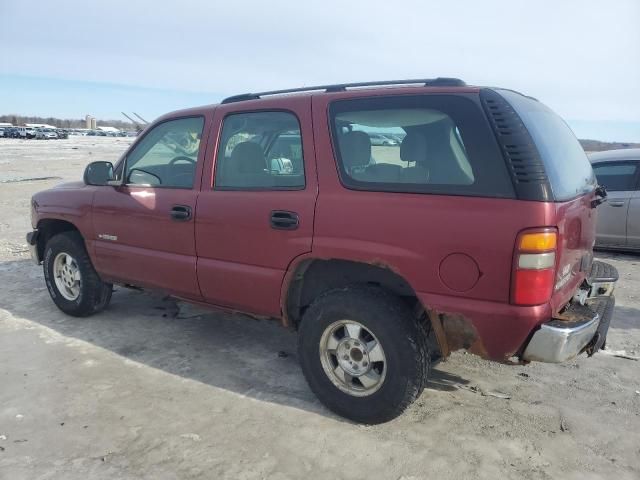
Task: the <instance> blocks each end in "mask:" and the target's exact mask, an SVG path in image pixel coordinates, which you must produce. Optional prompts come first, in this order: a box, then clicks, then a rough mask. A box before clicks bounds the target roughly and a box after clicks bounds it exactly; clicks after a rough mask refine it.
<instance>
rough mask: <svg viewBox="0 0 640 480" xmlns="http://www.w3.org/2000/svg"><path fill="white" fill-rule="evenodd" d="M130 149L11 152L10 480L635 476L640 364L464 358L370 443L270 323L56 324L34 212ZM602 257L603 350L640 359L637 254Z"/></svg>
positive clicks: (3, 299) (5, 257)
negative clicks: (611, 281)
mask: <svg viewBox="0 0 640 480" xmlns="http://www.w3.org/2000/svg"><path fill="white" fill-rule="evenodd" d="M130 142H131V139H124V138H123V139H116V138H101V137H98V138H96V137H71V138H70V139H69V140H59V141H35V140H34V141H24V140H8V139H6V140H5V139H0V479H2V480H5V479H6V480H19V479H29V480H35V479H64V480H74V479H81V480H86V479H103V478H104V479H107V478H108V479H116V478H117V479H121V478H122V479H125V478H126V479H129V478H148V479H174V478H175V479H178V478H180V479H184V478H193V479H233V480H241V479H262V478H269V479H300V478H310V479H311V478H339V479H361V478H369V479H378V478H380V479H393V480H397V479H403V480H409V479H422V478H439V479H463V478H473V479H491V480H495V479H510V478H513V479H519V480H522V479H576V480H577V479H580V480H585V479H600V478H603V479H604V478H607V479H634V480H637V479H638V478H640V361H634V360H629V359H624V358H618V357H615V356H613V355H611V354H605V353H598V354H597V355H595V356H594V357H593V358H590V359H588V358H586V357H584V356H582V357H580V358H578V359H576V360H575V361H572V362H570V363H567V364H562V365H547V364H531V365H529V366H517V367H514V366H506V365H499V364H495V363H489V362H486V361H483V360H481V359H479V358H477V357H474V356H472V355H467V354H464V353H461V352H458V353H456V354H454V355H453V356H452V357H451V358H450V359H449V360H448V361H446V362H443V363H440V364H439V365H438V366H437V367H436V368H435V369H434V370H433V371H432V374H431V379H430V382H429V385H428V388H427V389H426V390H425V392H424V394H423V395H422V396H421V397H420V398H419V399H418V401H417V402H416V403H415V404H414V405H413V406H412V407H411V408H410V409H409V410H408V411H407V412H406V413H405V414H404V415H403V416H401V417H400V418H398V419H396V420H394V421H392V422H390V423H387V424H384V425H379V426H375V427H365V426H361V425H356V424H352V423H350V422H348V421H345V420H343V419H341V418H338V417H336V416H335V415H333V414H331V413H330V412H329V411H327V410H326V409H325V408H324V407H323V406H322V405H321V404H320V403H319V402H318V401H317V400H316V399H315V398H314V396H313V394H312V393H311V391H310V390H309V388H308V387H307V385H306V383H305V381H304V378H303V376H302V373H301V371H300V368H299V366H298V360H297V359H296V354H295V341H296V339H295V334H294V333H293V332H290V331H287V330H285V329H283V328H281V327H280V326H278V325H277V324H276V323H275V322H269V321H257V320H253V319H249V318H246V317H244V316H242V315H230V314H226V313H219V312H213V311H203V310H198V309H196V308H193V307H190V306H188V305H184V304H180V303H178V304H176V303H175V302H173V301H171V300H164V299H163V298H162V297H160V296H157V295H152V294H148V293H141V292H137V291H131V290H126V289H122V288H118V289H117V291H116V293H115V294H114V297H113V301H112V303H111V306H110V307H109V308H108V309H107V310H106V311H105V312H103V313H101V314H99V315H96V316H94V317H91V318H86V319H78V318H72V317H68V316H65V315H63V314H62V313H61V312H60V311H58V310H57V308H56V307H55V306H54V304H53V303H52V302H51V300H50V298H49V295H48V293H47V291H46V289H45V285H44V281H43V278H42V270H41V268H39V267H36V266H35V265H34V264H33V263H31V261H30V260H29V259H28V252H27V247H26V244H25V239H24V235H25V233H26V232H27V231H28V230H29V229H30V225H29V223H30V222H29V198H30V196H31V194H32V193H34V192H36V191H38V190H41V189H45V188H47V187H50V186H52V185H55V184H56V183H58V182H60V181H62V180H77V179H80V178H81V175H82V171H83V167H84V165H85V164H86V163H87V162H89V161H92V160H111V161H115V160H116V159H117V158H118V156H119V155H120V153H121V152H122V151H123V150H124V149H125V148H126V146H127V145H128V144H129V143H130ZM43 177H55V178H50V179H44V180H29V179H34V178H43ZM599 256H601V257H605V258H606V259H607V261H610V262H611V263H613V264H614V265H615V266H616V267H617V268H618V270H619V272H620V275H621V279H620V282H619V285H618V288H617V307H616V311H615V317H614V319H613V322H612V326H611V330H610V334H609V340H608V344H609V349H611V350H626V353H627V354H629V355H632V356H640V256H633V255H621V254H600V255H599ZM483 392H484V393H485V394H486V393H489V392H501V393H503V394H506V395H508V396H510V398H509V399H505V398H498V397H495V396H491V395H483Z"/></svg>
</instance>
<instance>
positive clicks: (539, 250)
mask: <svg viewBox="0 0 640 480" xmlns="http://www.w3.org/2000/svg"><path fill="white" fill-rule="evenodd" d="M556 240H557V233H556V231H555V229H535V230H529V231H525V232H522V233H520V235H518V238H517V240H516V250H515V257H514V264H513V275H512V279H513V284H512V288H511V302H512V303H514V304H516V305H540V304H541V303H545V302H548V301H549V300H550V299H551V294H552V293H553V284H554V278H555V264H556Z"/></svg>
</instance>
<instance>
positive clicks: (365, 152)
mask: <svg viewBox="0 0 640 480" xmlns="http://www.w3.org/2000/svg"><path fill="white" fill-rule="evenodd" d="M340 153H341V154H342V161H343V162H344V166H345V167H346V168H348V169H349V168H353V167H363V166H365V165H369V162H370V161H371V140H369V135H367V134H366V133H364V132H359V131H353V132H349V133H346V134H345V135H344V136H343V137H342V140H341V142H340Z"/></svg>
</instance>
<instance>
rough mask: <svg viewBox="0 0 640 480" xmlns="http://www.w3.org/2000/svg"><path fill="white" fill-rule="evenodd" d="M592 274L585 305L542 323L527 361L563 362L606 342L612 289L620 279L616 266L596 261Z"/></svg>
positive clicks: (527, 351) (577, 306) (524, 358)
mask: <svg viewBox="0 0 640 480" xmlns="http://www.w3.org/2000/svg"><path fill="white" fill-rule="evenodd" d="M593 263H594V265H593V269H592V275H591V276H590V278H588V279H587V284H588V287H589V290H588V292H586V291H585V293H586V295H585V296H584V297H585V298H584V299H583V301H584V300H586V303H585V305H580V304H575V305H572V306H571V307H569V309H568V310H567V311H566V312H565V313H563V314H562V317H563V318H561V319H553V320H551V321H550V322H547V323H543V324H542V325H541V326H540V328H539V329H538V330H537V331H536V332H535V333H534V334H533V336H532V337H531V340H530V341H529V344H528V345H527V346H526V348H525V350H524V353H523V354H522V360H525V361H528V362H534V361H535V362H548V363H560V362H566V361H567V360H571V359H572V358H574V357H576V356H577V355H579V354H581V353H582V352H584V351H586V352H587V354H588V355H589V356H591V355H593V354H594V353H595V352H597V351H598V350H599V349H600V348H602V346H603V345H604V343H605V341H606V338H607V332H608V331H609V324H610V322H611V317H612V316H613V309H614V306H615V298H614V297H613V290H614V288H615V285H616V281H617V280H618V272H617V270H616V269H615V267H613V266H611V265H609V264H606V263H604V262H593Z"/></svg>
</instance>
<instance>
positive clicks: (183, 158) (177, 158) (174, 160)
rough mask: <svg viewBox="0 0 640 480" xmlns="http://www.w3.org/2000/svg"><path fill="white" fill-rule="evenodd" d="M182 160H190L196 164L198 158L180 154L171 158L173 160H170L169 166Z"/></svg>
mask: <svg viewBox="0 0 640 480" xmlns="http://www.w3.org/2000/svg"><path fill="white" fill-rule="evenodd" d="M182 160H184V161H186V162H189V163H191V164H193V165H195V164H196V163H197V162H196V160H194V159H193V158H191V157H187V156H186V155H178V156H177V157H175V158H173V159H171V161H170V162H169V166H170V167H173V166H174V165H175V164H176V163H178V162H180V161H182Z"/></svg>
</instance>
